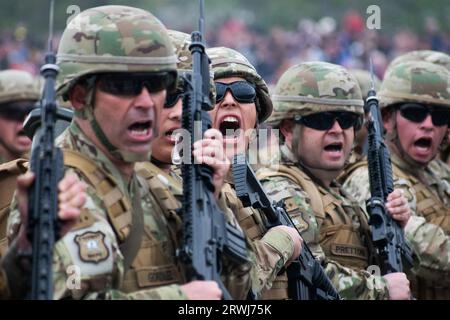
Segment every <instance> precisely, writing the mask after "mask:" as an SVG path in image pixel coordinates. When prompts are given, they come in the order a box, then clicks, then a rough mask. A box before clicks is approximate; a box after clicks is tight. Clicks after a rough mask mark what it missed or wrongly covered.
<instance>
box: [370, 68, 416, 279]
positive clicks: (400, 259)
mask: <svg viewBox="0 0 450 320" xmlns="http://www.w3.org/2000/svg"><path fill="white" fill-rule="evenodd" d="M370 72H371V77H372V88H371V89H370V91H369V93H368V96H367V100H366V104H365V108H367V109H368V110H367V111H369V110H370V118H369V120H368V122H367V131H368V137H367V139H368V151H367V162H368V169H369V182H370V193H371V197H370V199H369V200H367V203H366V206H367V212H368V213H369V216H370V219H369V224H370V226H371V230H372V241H373V243H374V244H375V246H376V247H377V249H378V253H379V255H380V257H381V259H382V266H381V267H382V273H383V274H386V273H392V272H403V269H404V266H408V267H411V266H412V251H411V248H410V247H409V246H408V244H407V243H406V242H405V237H404V234H403V230H402V228H401V227H400V226H399V224H398V223H397V222H396V221H395V220H394V219H392V217H391V216H390V215H389V213H388V212H387V209H386V207H385V202H386V199H387V196H388V195H389V194H390V193H391V192H392V191H394V181H393V176H392V166H391V156H390V153H389V150H388V148H387V146H386V145H385V143H384V140H383V122H382V119H381V113H380V108H379V106H378V99H377V97H376V92H375V87H374V80H373V66H372V61H370Z"/></svg>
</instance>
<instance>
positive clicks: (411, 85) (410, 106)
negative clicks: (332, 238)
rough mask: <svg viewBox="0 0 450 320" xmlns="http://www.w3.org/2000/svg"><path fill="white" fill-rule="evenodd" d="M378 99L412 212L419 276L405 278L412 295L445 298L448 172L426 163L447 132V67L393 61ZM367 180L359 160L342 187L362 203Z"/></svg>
mask: <svg viewBox="0 0 450 320" xmlns="http://www.w3.org/2000/svg"><path fill="white" fill-rule="evenodd" d="M378 97H379V100H380V108H381V111H382V116H383V122H384V127H385V129H386V130H387V133H386V141H387V144H388V146H389V149H390V150H391V160H392V169H393V173H394V185H395V187H396V188H401V189H402V190H403V191H404V194H405V196H406V197H407V199H408V201H409V203H410V207H411V209H412V213H413V216H412V217H411V219H410V220H409V222H408V224H407V225H406V228H405V234H406V238H407V240H408V241H409V242H410V243H411V245H412V247H413V249H414V250H415V251H416V252H417V254H418V255H419V256H420V266H419V267H420V268H419V267H417V268H415V269H414V270H413V271H414V273H415V274H416V275H417V277H415V276H413V275H411V276H410V277H409V278H410V280H411V282H412V285H411V287H412V289H413V294H414V296H415V297H417V298H420V299H444V298H445V299H449V298H450V286H449V281H448V280H449V279H450V277H449V270H450V269H449V267H450V259H449V257H450V241H449V230H450V184H449V182H448V180H445V176H447V177H448V176H449V174H448V171H447V172H446V173H445V172H442V170H441V169H439V168H438V169H435V170H434V171H433V169H432V167H431V166H430V164H431V161H432V159H433V158H435V157H436V156H437V154H438V151H439V146H440V145H441V143H442V141H443V139H444V138H445V135H446V134H447V130H448V121H449V119H450V74H449V71H448V70H447V69H446V68H445V67H443V66H441V65H438V64H433V63H430V62H426V61H414V60H410V61H406V62H399V63H396V64H395V65H394V66H390V67H389V68H388V72H387V74H386V76H385V78H384V80H383V83H382V85H381V89H380V92H379V93H378ZM430 113H431V115H430ZM435 163H436V162H435ZM444 165H445V164H444ZM368 180H369V178H368V175H367V164H366V162H364V161H362V162H360V163H359V165H358V166H355V167H354V170H353V171H352V172H347V178H346V182H345V184H344V188H345V189H346V190H347V191H348V192H350V193H352V194H354V195H355V197H356V199H357V200H358V201H360V203H361V204H362V203H364V202H365V200H366V199H367V198H368V197H369V196H370V195H369V181H368Z"/></svg>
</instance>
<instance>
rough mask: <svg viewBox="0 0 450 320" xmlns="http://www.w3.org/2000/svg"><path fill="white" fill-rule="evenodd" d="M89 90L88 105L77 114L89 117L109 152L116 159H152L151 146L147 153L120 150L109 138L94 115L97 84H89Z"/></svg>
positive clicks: (93, 128) (85, 117)
mask: <svg viewBox="0 0 450 320" xmlns="http://www.w3.org/2000/svg"><path fill="white" fill-rule="evenodd" d="M87 90H88V92H87V95H86V106H85V107H84V108H83V109H81V110H77V111H76V112H75V114H76V115H77V116H79V117H81V118H83V119H87V120H88V121H89V123H90V124H91V127H92V130H93V131H94V133H95V135H96V137H97V138H98V140H99V141H100V143H101V144H102V145H103V146H104V147H105V148H106V149H107V150H108V152H109V153H110V154H111V155H112V156H113V157H114V158H116V159H118V160H120V161H124V162H140V161H150V158H151V148H149V150H148V152H147V153H136V152H130V151H124V150H120V149H119V148H117V147H115V146H114V145H113V144H112V143H111V142H110V141H109V139H108V138H107V136H106V135H105V133H104V132H103V130H102V128H101V126H100V124H99V123H98V121H97V120H96V119H95V115H94V104H95V95H94V93H95V86H94V85H93V83H91V84H89V85H88V89H87Z"/></svg>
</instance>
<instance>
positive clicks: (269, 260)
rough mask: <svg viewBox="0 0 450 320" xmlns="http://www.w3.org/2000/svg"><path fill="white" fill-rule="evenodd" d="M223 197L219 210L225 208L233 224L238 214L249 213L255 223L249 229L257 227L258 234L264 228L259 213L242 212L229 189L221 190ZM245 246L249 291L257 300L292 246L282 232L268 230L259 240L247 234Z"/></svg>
mask: <svg viewBox="0 0 450 320" xmlns="http://www.w3.org/2000/svg"><path fill="white" fill-rule="evenodd" d="M223 193H224V197H223V198H221V199H224V200H225V201H226V202H225V203H224V204H222V206H226V207H228V210H229V211H230V212H231V213H232V214H233V217H234V218H233V220H237V218H236V217H238V216H239V213H240V211H244V210H245V211H246V210H248V211H246V212H248V213H249V214H250V213H253V214H254V215H255V217H257V220H258V221H259V223H258V222H256V221H255V220H253V219H252V221H253V222H252V223H254V224H253V225H252V227H257V229H258V230H259V231H260V232H261V234H262V233H263V230H265V228H264V225H263V222H262V220H261V218H260V212H259V211H257V210H256V209H253V208H243V206H242V203H241V202H240V201H239V199H237V197H236V194H235V192H234V190H233V189H232V188H231V186H230V185H226V186H225V188H224V189H223ZM225 194H226V196H225ZM247 231H248V230H247ZM247 243H248V247H249V253H250V261H251V269H250V279H251V290H252V292H253V294H254V296H255V297H257V296H258V295H259V294H260V293H261V291H262V290H263V289H264V288H270V287H271V286H272V282H273V280H274V279H275V278H276V276H277V274H278V272H279V271H280V270H281V269H282V268H283V266H284V264H285V262H286V261H287V260H288V259H289V258H290V257H291V256H292V254H293V252H294V244H293V241H292V239H291V238H290V236H289V235H288V234H287V233H286V232H284V231H276V230H269V231H268V232H266V233H265V234H264V236H263V237H262V238H261V239H260V237H259V236H258V237H256V236H250V235H249V234H247Z"/></svg>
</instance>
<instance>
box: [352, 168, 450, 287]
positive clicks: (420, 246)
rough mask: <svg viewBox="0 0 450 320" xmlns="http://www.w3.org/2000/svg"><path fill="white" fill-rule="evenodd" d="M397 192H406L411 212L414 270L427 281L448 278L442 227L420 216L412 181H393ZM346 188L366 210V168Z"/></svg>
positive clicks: (448, 249)
mask: <svg viewBox="0 0 450 320" xmlns="http://www.w3.org/2000/svg"><path fill="white" fill-rule="evenodd" d="M394 187H395V189H401V190H403V194H404V196H405V197H406V199H407V200H408V203H409V207H410V209H411V218H410V220H409V221H408V224H407V226H406V228H405V236H406V240H407V242H408V243H409V244H410V245H411V247H412V249H413V250H414V252H415V253H416V258H417V259H415V260H414V268H413V271H414V272H415V273H417V274H419V275H421V276H423V277H425V278H428V279H434V278H439V279H448V272H449V270H450V267H449V264H450V262H449V261H450V242H449V239H448V236H447V235H446V234H445V232H444V231H443V230H442V228H440V227H439V226H436V225H434V224H431V223H427V222H426V220H425V219H424V218H423V217H421V216H419V215H418V214H417V206H416V193H415V191H414V188H413V187H412V185H411V182H409V181H408V180H405V179H401V178H397V177H395V178H394ZM344 188H345V190H346V191H347V192H349V193H350V194H352V195H354V196H355V197H356V198H357V200H358V202H359V203H360V204H362V207H363V208H365V201H366V200H367V199H368V198H369V197H370V188H369V177H368V173H367V168H366V167H361V168H358V169H357V170H355V171H354V172H353V173H352V175H351V176H350V177H349V178H348V179H347V180H346V181H345V183H344Z"/></svg>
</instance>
